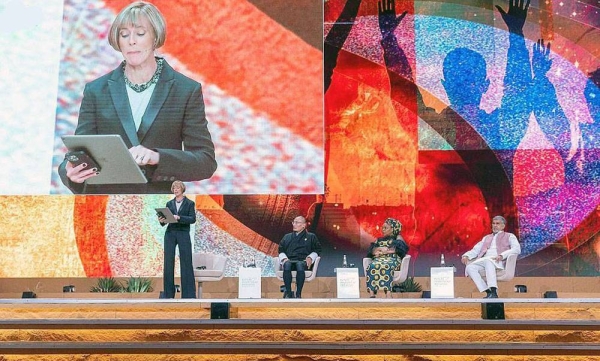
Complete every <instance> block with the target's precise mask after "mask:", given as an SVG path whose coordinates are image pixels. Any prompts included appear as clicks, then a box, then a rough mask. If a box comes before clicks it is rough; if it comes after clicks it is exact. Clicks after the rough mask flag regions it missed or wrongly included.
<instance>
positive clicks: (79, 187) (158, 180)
mask: <svg viewBox="0 0 600 361" xmlns="http://www.w3.org/2000/svg"><path fill="white" fill-rule="evenodd" d="M207 124H208V123H207V120H206V115H205V112H204V99H203V97H202V86H201V85H200V83H198V82H196V81H194V80H192V79H190V78H187V77H186V76H184V75H182V74H180V73H178V72H176V71H175V70H173V68H172V67H171V66H170V65H169V64H167V62H166V61H165V62H164V65H163V70H162V73H161V75H160V78H159V79H158V82H157V83H156V87H155V88H154V92H153V94H152V97H151V98H150V102H149V104H148V108H147V109H146V112H145V113H144V116H143V117H142V123H141V124H140V128H139V130H137V131H136V129H135V123H134V121H133V116H132V114H131V107H130V106H129V98H128V97H127V89H126V85H125V78H124V73H123V67H122V66H119V67H118V68H117V69H115V70H113V71H112V72H110V73H108V74H106V75H104V76H102V77H100V78H98V79H96V80H94V81H92V82H90V83H88V84H87V85H86V86H85V89H84V91H83V100H82V102H81V108H80V111H79V122H78V124H77V129H76V130H75V134H119V135H120V136H121V137H122V138H123V141H124V142H125V144H126V145H127V147H128V148H130V147H133V146H136V145H140V144H141V145H143V146H144V147H146V148H149V149H153V150H155V151H157V152H158V153H159V154H160V162H159V164H158V165H154V166H145V167H141V168H142V171H143V172H144V173H145V174H146V178H148V181H149V182H148V183H147V184H115V185H87V184H85V183H84V184H77V183H73V182H71V181H70V180H69V179H68V178H67V177H66V169H65V165H66V160H65V161H63V163H62V164H61V165H60V167H59V175H60V177H61V179H62V181H63V183H64V184H65V185H66V186H67V187H69V189H71V190H72V191H73V193H88V194H89V193H96V194H98V193H100V194H112V193H170V192H171V183H172V182H173V181H174V180H181V181H184V182H185V181H197V180H202V179H207V178H210V177H211V176H212V175H213V173H214V172H215V171H216V169H217V162H216V160H215V148H214V144H213V142H212V139H211V136H210V133H209V131H208V127H207ZM182 144H183V145H182Z"/></svg>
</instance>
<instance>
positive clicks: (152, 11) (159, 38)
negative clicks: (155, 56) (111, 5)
mask: <svg viewBox="0 0 600 361" xmlns="http://www.w3.org/2000/svg"><path fill="white" fill-rule="evenodd" d="M140 16H145V17H146V19H148V22H150V26H152V31H153V32H154V48H155V49H156V48H160V47H161V46H163V45H164V44H165V40H166V39H167V24H166V22H165V18H164V17H163V15H162V14H161V13H160V11H159V10H158V8H157V7H156V6H154V5H152V4H150V3H147V2H145V1H136V2H134V3H131V4H129V6H127V7H126V8H124V9H123V10H121V12H120V13H119V15H117V17H116V18H115V21H113V23H112V25H111V27H110V30H109V32H108V43H109V44H110V46H112V47H113V48H114V49H115V50H116V51H119V52H120V51H121V47H120V46H119V30H121V29H122V28H123V27H124V26H127V25H132V24H134V25H137V24H139V23H138V19H139V18H140Z"/></svg>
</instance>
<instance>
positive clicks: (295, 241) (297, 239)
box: [279, 230, 321, 261]
mask: <svg viewBox="0 0 600 361" xmlns="http://www.w3.org/2000/svg"><path fill="white" fill-rule="evenodd" d="M313 252H314V253H316V254H319V253H321V243H319V239H318V238H317V236H316V235H315V234H314V233H310V232H308V231H306V230H303V231H302V232H300V233H298V234H296V233H295V232H292V233H288V234H286V235H285V236H283V239H282V240H281V242H279V253H280V254H281V253H285V255H286V256H287V258H288V259H289V260H290V261H304V260H305V259H306V257H308V255H309V254H311V253H313Z"/></svg>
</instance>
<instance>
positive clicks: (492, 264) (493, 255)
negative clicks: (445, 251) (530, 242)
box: [462, 216, 521, 298]
mask: <svg viewBox="0 0 600 361" xmlns="http://www.w3.org/2000/svg"><path fill="white" fill-rule="evenodd" d="M504 227H506V219H504V217H502V216H495V217H494V218H493V219H492V234H488V235H487V236H485V237H483V239H482V240H481V241H480V242H479V243H477V244H476V245H475V247H473V249H472V250H470V251H468V252H466V253H465V254H464V255H463V256H462V263H463V264H465V265H467V267H466V269H465V274H466V275H467V276H468V277H471V279H472V280H473V282H475V285H476V286H477V289H478V290H479V292H484V291H485V293H486V296H485V297H484V298H498V293H497V292H496V291H497V289H498V281H497V279H496V270H497V269H504V260H506V258H507V257H508V255H510V254H521V245H519V241H518V240H517V237H516V236H515V235H514V234H512V233H508V232H504ZM481 270H485V280H484V279H483V277H482V276H481V274H480V273H479V271H481Z"/></svg>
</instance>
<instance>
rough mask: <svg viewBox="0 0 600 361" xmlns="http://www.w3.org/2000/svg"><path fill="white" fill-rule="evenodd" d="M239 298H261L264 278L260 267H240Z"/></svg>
mask: <svg viewBox="0 0 600 361" xmlns="http://www.w3.org/2000/svg"><path fill="white" fill-rule="evenodd" d="M238 281H239V282H238V284H239V285H238V298H261V292H262V288H261V287H262V282H261V281H262V279H261V269H260V268H259V267H240V269H239V280H238Z"/></svg>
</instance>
